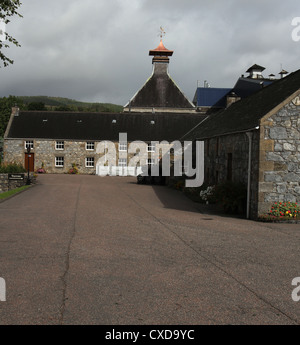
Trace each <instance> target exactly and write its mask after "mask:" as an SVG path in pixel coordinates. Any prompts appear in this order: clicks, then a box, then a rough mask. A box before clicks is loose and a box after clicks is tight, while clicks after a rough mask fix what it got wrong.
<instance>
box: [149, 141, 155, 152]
mask: <svg viewBox="0 0 300 345" xmlns="http://www.w3.org/2000/svg"><path fill="white" fill-rule="evenodd" d="M148 152H155V143H150V144H148Z"/></svg>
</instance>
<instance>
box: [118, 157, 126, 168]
mask: <svg viewBox="0 0 300 345" xmlns="http://www.w3.org/2000/svg"><path fill="white" fill-rule="evenodd" d="M126 166H127V159H126V158H119V167H126Z"/></svg>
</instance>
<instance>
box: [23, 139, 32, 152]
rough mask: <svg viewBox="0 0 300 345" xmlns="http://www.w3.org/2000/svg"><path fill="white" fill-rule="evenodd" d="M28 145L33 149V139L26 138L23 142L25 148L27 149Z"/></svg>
mask: <svg viewBox="0 0 300 345" xmlns="http://www.w3.org/2000/svg"><path fill="white" fill-rule="evenodd" d="M28 146H30V150H33V149H34V143H33V140H26V141H25V142H24V147H25V150H27V148H28Z"/></svg>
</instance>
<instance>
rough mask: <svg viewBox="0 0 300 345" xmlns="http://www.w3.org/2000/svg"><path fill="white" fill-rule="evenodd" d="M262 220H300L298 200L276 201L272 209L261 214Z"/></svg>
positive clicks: (260, 218)
mask: <svg viewBox="0 0 300 345" xmlns="http://www.w3.org/2000/svg"><path fill="white" fill-rule="evenodd" d="M259 220H261V221H271V222H276V221H293V222H295V221H297V222H298V221H300V205H299V204H298V203H297V202H289V201H288V202H275V203H274V204H273V205H272V207H271V209H270V211H269V212H268V213H266V214H263V215H260V216H259Z"/></svg>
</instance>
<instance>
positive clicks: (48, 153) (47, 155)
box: [4, 139, 157, 174]
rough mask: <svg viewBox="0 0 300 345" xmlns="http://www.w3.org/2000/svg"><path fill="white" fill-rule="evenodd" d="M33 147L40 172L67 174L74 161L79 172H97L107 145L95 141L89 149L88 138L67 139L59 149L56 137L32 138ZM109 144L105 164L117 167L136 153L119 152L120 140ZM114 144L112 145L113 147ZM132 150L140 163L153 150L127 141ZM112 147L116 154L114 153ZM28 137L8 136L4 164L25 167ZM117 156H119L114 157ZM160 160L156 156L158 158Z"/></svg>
mask: <svg viewBox="0 0 300 345" xmlns="http://www.w3.org/2000/svg"><path fill="white" fill-rule="evenodd" d="M33 142H34V143H33V146H34V148H33V149H32V150H31V153H32V154H33V155H34V170H35V171H37V170H38V169H40V168H42V167H43V168H44V169H45V171H46V172H47V173H68V171H69V170H70V169H72V165H73V164H75V165H76V167H77V168H78V172H79V173H82V174H95V173H96V165H97V162H98V161H99V160H100V159H101V160H102V161H103V160H104V156H105V154H104V147H102V148H101V149H100V148H99V147H100V143H101V145H102V146H103V145H104V141H103V142H94V150H87V149H86V144H87V142H86V141H71V140H64V148H63V150H57V149H56V141H55V140H38V139H35V140H33ZM107 143H108V144H107V145H106V147H107V148H108V146H109V147H110V154H107V155H106V156H105V158H106V159H108V162H107V163H106V165H110V166H114V165H118V159H119V158H127V163H129V162H130V160H132V159H133V158H134V157H135V153H127V152H126V151H125V152H122V151H120V152H119V148H118V144H119V143H118V142H115V143H112V142H107ZM111 145H112V146H113V147H112V146H111ZM129 145H130V146H131V149H133V150H134V151H135V149H136V150H137V151H140V152H139V159H140V165H146V164H147V159H148V158H151V153H149V152H147V145H146V146H145V149H144V150H139V149H138V145H137V144H134V143H128V146H129ZM113 149H114V150H115V153H116V155H114V154H113V155H112V154H111V153H112V152H113ZM25 153H26V150H25V140H19V139H5V140H4V163H13V162H14V163H19V164H22V165H23V166H25ZM55 157H64V166H63V167H56V166H55ZM87 157H93V158H94V167H87V166H86V158H87ZM115 157H116V159H115ZM156 161H157V159H156Z"/></svg>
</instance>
